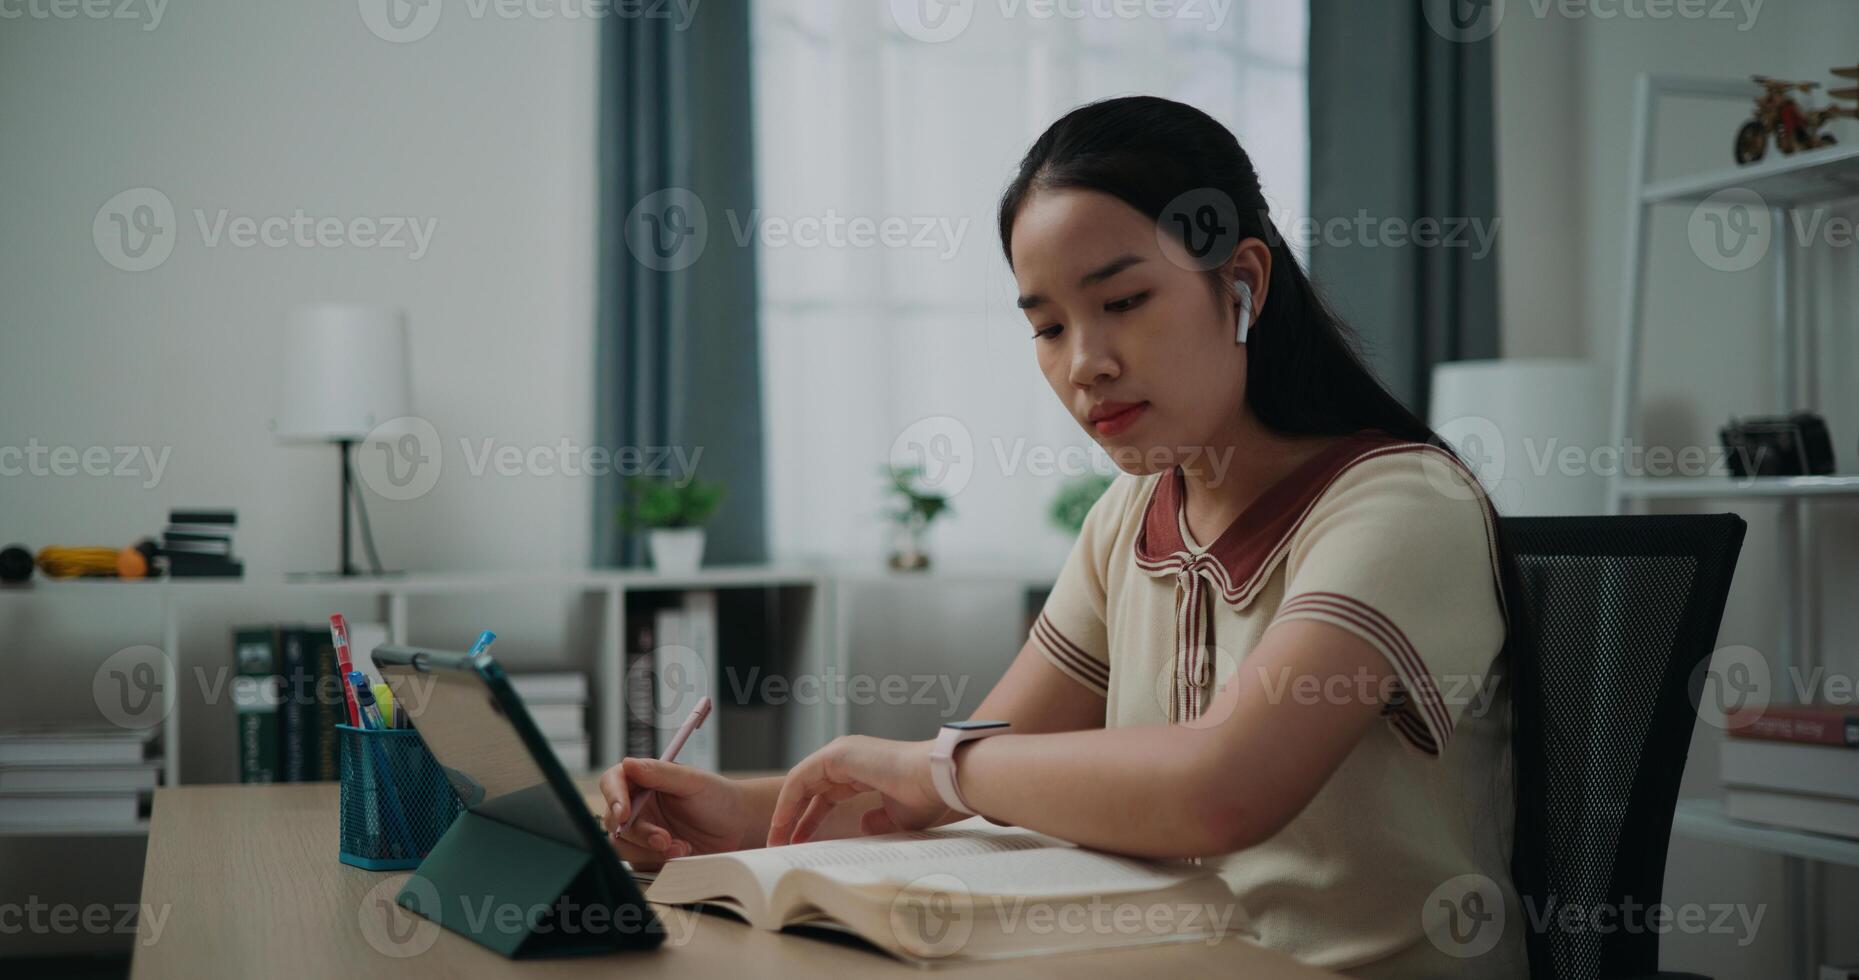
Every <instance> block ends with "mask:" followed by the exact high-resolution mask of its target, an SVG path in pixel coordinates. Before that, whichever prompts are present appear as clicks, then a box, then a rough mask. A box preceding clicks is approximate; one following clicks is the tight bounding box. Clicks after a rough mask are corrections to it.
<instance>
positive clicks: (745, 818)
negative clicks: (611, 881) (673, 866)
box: [600, 759, 763, 870]
mask: <svg viewBox="0 0 1859 980" xmlns="http://www.w3.org/2000/svg"><path fill="white" fill-rule="evenodd" d="M648 789H649V790H652V798H651V799H650V800H648V801H646V803H645V806H644V807H643V808H641V810H640V812H639V819H638V820H636V821H634V823H633V826H632V829H631V830H628V831H626V833H624V834H623V835H621V836H620V837H618V838H616V839H615V840H614V845H615V847H617V848H618V849H619V852H620V857H622V858H625V859H626V860H627V861H629V862H631V863H632V864H633V865H635V866H637V867H639V868H641V869H644V870H652V869H655V868H657V867H659V866H660V865H662V864H664V863H665V861H666V860H668V859H670V858H677V857H685V856H687V855H691V854H715V853H717V852H719V851H734V850H741V849H742V848H745V847H755V846H756V845H758V844H759V843H760V842H761V840H760V838H761V836H762V834H763V828H762V827H761V825H760V823H759V821H758V820H757V819H756V815H755V812H754V807H753V806H751V805H749V802H748V800H747V798H746V794H744V792H743V789H742V787H741V786H740V785H739V784H737V783H736V782H735V781H734V780H730V779H725V778H724V777H722V776H719V775H717V774H715V773H713V772H705V771H704V770H702V769H693V768H691V767H690V766H681V765H678V764H677V763H675V762H660V761H658V760H657V759H622V760H620V764H619V765H617V766H614V767H613V768H611V769H608V770H607V771H606V772H604V773H602V774H601V776H600V795H602V796H604V797H606V800H607V808H606V812H605V813H604V814H603V817H604V820H605V823H606V827H607V832H608V833H609V834H611V833H612V832H613V831H614V830H616V829H618V828H620V827H624V826H626V820H627V818H628V817H630V816H631V815H632V797H633V795H634V794H636V793H640V792H643V791H645V790H648Z"/></svg>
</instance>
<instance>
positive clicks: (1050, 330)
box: [1033, 323, 1065, 340]
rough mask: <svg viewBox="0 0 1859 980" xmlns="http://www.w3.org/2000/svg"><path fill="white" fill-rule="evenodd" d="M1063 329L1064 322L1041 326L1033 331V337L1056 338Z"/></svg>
mask: <svg viewBox="0 0 1859 980" xmlns="http://www.w3.org/2000/svg"><path fill="white" fill-rule="evenodd" d="M1064 329H1065V324H1063V323H1055V324H1053V325H1052V326H1049V327H1042V328H1040V329H1038V330H1035V331H1033V338H1034V339H1035V340H1052V339H1054V338H1056V337H1057V336H1058V335H1059V334H1060V333H1061V332H1062V331H1064Z"/></svg>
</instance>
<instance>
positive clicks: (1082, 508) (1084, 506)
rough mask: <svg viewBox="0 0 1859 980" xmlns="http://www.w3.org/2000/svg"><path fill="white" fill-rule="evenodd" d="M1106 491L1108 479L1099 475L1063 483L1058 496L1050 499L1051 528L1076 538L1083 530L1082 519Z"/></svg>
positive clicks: (1108, 483)
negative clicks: (1066, 532) (1067, 532)
mask: <svg viewBox="0 0 1859 980" xmlns="http://www.w3.org/2000/svg"><path fill="white" fill-rule="evenodd" d="M1108 489H1110V477H1108V476H1104V475H1102V474H1099V473H1093V474H1090V475H1087V476H1080V477H1076V478H1074V479H1070V480H1067V481H1065V485H1064V486H1063V487H1060V488H1059V493H1058V496H1056V497H1054V498H1052V509H1051V510H1050V511H1047V516H1049V517H1050V518H1051V519H1052V526H1053V527H1056V528H1058V529H1059V530H1061V531H1069V532H1071V533H1072V535H1073V536H1076V535H1077V534H1078V532H1080V531H1082V530H1084V518H1085V515H1086V514H1089V513H1090V512H1091V505H1092V504H1095V503H1097V498H1099V497H1102V496H1103V495H1104V491H1106V490H1108Z"/></svg>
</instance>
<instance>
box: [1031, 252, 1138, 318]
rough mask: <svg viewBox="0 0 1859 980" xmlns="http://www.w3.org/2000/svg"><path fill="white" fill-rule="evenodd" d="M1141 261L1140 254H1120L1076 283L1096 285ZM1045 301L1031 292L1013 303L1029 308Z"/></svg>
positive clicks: (1043, 297)
mask: <svg viewBox="0 0 1859 980" xmlns="http://www.w3.org/2000/svg"><path fill="white" fill-rule="evenodd" d="M1142 261H1143V258H1142V256H1140V255H1120V256H1118V257H1116V258H1114V259H1111V260H1110V261H1109V262H1106V263H1104V264H1103V265H1101V266H1099V267H1098V268H1096V269H1093V270H1092V271H1090V272H1087V273H1085V274H1084V275H1083V276H1082V277H1080V278H1079V280H1078V285H1080V286H1092V285H1096V284H1097V283H1100V282H1103V281H1104V280H1106V279H1109V278H1110V277H1111V276H1114V275H1116V274H1117V273H1119V272H1122V271H1123V270H1125V269H1127V268H1129V267H1130V266H1133V265H1137V264H1139V263H1141V262H1142ZM1045 301H1046V297H1045V296H1043V295H1040V294H1039V293H1033V294H1030V295H1027V296H1022V297H1020V298H1019V300H1018V301H1016V303H1015V305H1016V306H1018V307H1019V308H1020V309H1023V310H1030V309H1032V308H1033V307H1035V306H1039V305H1040V304H1042V303H1044V302H1045Z"/></svg>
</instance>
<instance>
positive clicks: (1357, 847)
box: [1031, 430, 1528, 978]
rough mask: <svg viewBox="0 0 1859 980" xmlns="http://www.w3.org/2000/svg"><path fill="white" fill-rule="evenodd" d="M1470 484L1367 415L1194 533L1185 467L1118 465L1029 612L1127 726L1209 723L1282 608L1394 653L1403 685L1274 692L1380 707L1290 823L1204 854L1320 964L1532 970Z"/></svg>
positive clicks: (1390, 973) (1496, 616)
mask: <svg viewBox="0 0 1859 980" xmlns="http://www.w3.org/2000/svg"><path fill="white" fill-rule="evenodd" d="M1477 486H1478V484H1477V481H1476V479H1475V478H1474V477H1473V476H1472V475H1471V474H1470V473H1468V472H1466V471H1465V469H1464V468H1463V467H1462V466H1461V465H1459V463H1458V461H1457V460H1455V459H1453V458H1452V457H1451V456H1450V455H1448V454H1447V453H1445V452H1442V451H1441V450H1439V449H1437V448H1434V447H1429V446H1423V445H1419V444H1415V443H1408V442H1400V441H1396V440H1393V439H1391V438H1390V437H1388V436H1386V435H1383V434H1380V433H1377V432H1374V431H1372V430H1364V431H1362V432H1359V433H1356V434H1355V435H1352V436H1348V437H1344V438H1342V439H1339V440H1338V441H1337V442H1336V443H1334V444H1333V445H1332V446H1330V447H1328V448H1326V449H1325V450H1324V451H1323V452H1321V453H1319V454H1318V456H1316V457H1315V458H1313V459H1311V460H1310V461H1309V462H1307V463H1306V464H1304V465H1303V466H1301V467H1300V468H1299V469H1297V470H1296V471H1295V472H1293V473H1292V474H1290V475H1289V476H1287V477H1285V478H1284V479H1283V480H1281V481H1280V482H1279V483H1277V484H1275V485H1273V486H1272V487H1271V488H1269V489H1268V490H1267V491H1266V492H1265V493H1264V494H1262V495H1261V496H1260V497H1259V498H1258V499H1257V500H1256V501H1255V502H1254V503H1253V504H1252V505H1250V506H1249V507H1248V508H1247V509H1246V511H1245V512H1244V513H1243V514H1241V515H1240V517H1239V518H1238V519H1236V520H1235V521H1234V522H1233V524H1232V525H1231V526H1230V527H1229V528H1228V529H1227V530H1226V531H1224V532H1222V533H1221V535H1220V536H1219V537H1218V538H1217V539H1216V540H1215V541H1213V542H1212V543H1210V544H1207V545H1205V546H1202V545H1200V544H1197V543H1196V542H1194V541H1193V540H1192V538H1191V537H1189V535H1188V533H1187V527H1186V524H1185V521H1184V519H1183V516H1182V502H1183V495H1184V490H1183V486H1182V482H1181V475H1180V473H1179V472H1178V471H1173V470H1171V471H1169V472H1167V473H1162V474H1156V475H1151V476H1146V477H1133V476H1128V475H1125V476H1121V477H1119V478H1118V479H1117V480H1116V481H1115V482H1114V483H1113V484H1112V486H1111V488H1110V489H1109V490H1108V491H1106V493H1105V494H1104V496H1103V497H1102V498H1101V499H1100V500H1099V501H1098V502H1097V504H1096V506H1095V507H1093V508H1092V510H1091V513H1090V515H1089V516H1088V517H1087V519H1086V521H1085V525H1084V529H1083V531H1082V532H1081V533H1080V535H1079V539H1078V543H1077V546H1076V548H1075V549H1074V550H1073V552H1072V554H1071V557H1070V558H1069V559H1068V560H1067V562H1066V565H1065V568H1064V570H1063V571H1062V572H1061V573H1060V575H1059V579H1058V581H1057V583H1056V584H1055V586H1054V588H1053V592H1052V595H1051V598H1050V599H1049V600H1048V601H1047V603H1046V606H1045V608H1044V610H1043V611H1042V613H1041V614H1040V616H1039V618H1038V619H1037V620H1036V621H1035V623H1034V626H1033V630H1032V634H1031V635H1032V638H1033V639H1034V640H1035V641H1036V642H1037V645H1038V646H1039V648H1040V649H1041V651H1042V652H1043V653H1044V654H1045V655H1046V657H1047V659H1048V660H1050V661H1051V662H1052V663H1053V664H1054V665H1055V666H1057V667H1058V668H1059V669H1060V670H1061V671H1063V672H1064V673H1065V674H1067V675H1068V676H1070V677H1071V678H1072V679H1074V680H1076V681H1078V682H1079V683H1080V684H1083V685H1085V686H1086V687H1088V688H1089V689H1091V690H1092V691H1094V692H1096V693H1098V694H1100V695H1103V696H1104V698H1105V708H1104V719H1105V724H1106V725H1107V726H1108V727H1113V728H1114V727H1120V726H1126V725H1156V724H1170V723H1175V722H1180V721H1184V720H1187V719H1190V718H1194V717H1196V716H1198V715H1199V713H1200V710H1201V708H1202V706H1203V705H1204V704H1205V702H1206V701H1207V700H1208V699H1210V698H1211V697H1212V696H1213V694H1214V692H1215V691H1217V690H1218V689H1219V687H1220V686H1221V685H1222V684H1223V683H1225V681H1226V680H1227V678H1229V677H1231V676H1232V675H1233V672H1234V670H1235V669H1237V668H1238V666H1239V665H1240V664H1242V663H1243V662H1244V661H1245V658H1246V654H1247V652H1248V651H1250V650H1252V649H1253V648H1254V646H1255V645H1257V643H1258V641H1259V638H1260V637H1261V636H1262V635H1264V633H1265V631H1266V630H1267V629H1269V628H1270V627H1271V626H1272V624H1274V623H1278V622H1284V621H1288V620H1294V619H1310V620H1319V621H1322V622H1325V623H1330V624H1332V625H1334V626H1337V627H1340V628H1342V629H1345V630H1348V631H1349V632H1351V633H1353V634H1355V635H1356V636H1358V637H1360V638H1361V639H1362V640H1364V641H1365V642H1367V643H1368V644H1369V645H1370V646H1372V647H1373V648H1374V649H1375V650H1377V651H1378V652H1380V653H1381V655H1382V656H1384V657H1386V658H1387V660H1388V665H1389V667H1390V668H1391V672H1392V673H1393V675H1394V677H1395V678H1396V679H1397V681H1398V683H1397V684H1396V685H1394V686H1393V687H1392V688H1388V689H1384V688H1380V687H1375V686H1373V685H1369V686H1367V687H1361V686H1345V687H1344V688H1332V689H1323V690H1313V689H1308V688H1289V687H1287V688H1283V689H1282V690H1283V692H1284V693H1283V695H1282V696H1285V697H1290V698H1293V699H1295V698H1298V697H1336V696H1346V697H1356V696H1365V695H1363V694H1362V693H1361V692H1362V691H1364V690H1366V691H1367V694H1366V696H1371V697H1376V698H1377V699H1378V700H1379V701H1380V702H1381V703H1383V705H1384V707H1383V717H1384V719H1385V722H1386V723H1385V724H1383V725H1378V726H1376V727H1375V728H1374V729H1373V730H1371V732H1370V733H1369V734H1368V735H1367V736H1365V737H1364V738H1363V739H1362V740H1361V742H1359V743H1358V744H1357V745H1356V747H1355V749H1354V750H1353V751H1352V752H1351V753H1350V755H1349V756H1348V758H1346V759H1345V760H1344V762H1343V764H1342V765H1341V767H1339V768H1338V769H1337V770H1336V772H1335V773H1334V774H1333V775H1332V776H1331V777H1330V779H1329V781H1328V782H1327V783H1326V784H1325V785H1324V787H1323V789H1322V790H1320V791H1319V792H1318V794H1317V796H1316V798H1315V799H1313V800H1312V801H1311V803H1310V805H1309V806H1307V807H1306V808H1305V809H1304V810H1303V812H1301V813H1299V814H1298V815H1297V816H1296V817H1295V818H1293V819H1292V821H1291V822H1290V824H1288V825H1287V826H1286V827H1285V828H1284V829H1282V830H1281V831H1279V833H1277V834H1276V835H1274V836H1273V837H1272V838H1270V839H1269V840H1267V841H1265V842H1263V843H1261V844H1259V845H1257V846H1254V847H1251V848H1248V849H1246V850H1244V851H1239V852H1235V853H1233V854H1228V855H1219V856H1214V855H1210V856H1208V857H1207V858H1205V859H1204V860H1206V861H1208V862H1209V863H1217V865H1218V866H1219V868H1220V871H1221V876H1222V877H1223V878H1224V879H1225V880H1226V881H1227V883H1228V884H1229V885H1231V886H1232V888H1233V890H1234V894H1235V897H1236V898H1237V899H1238V901H1239V902H1240V904H1241V905H1242V906H1243V907H1244V908H1245V910H1246V912H1247V914H1248V915H1250V916H1251V918H1252V921H1253V924H1254V926H1255V928H1256V929H1257V931H1258V936H1259V939H1260V940H1261V941H1262V942H1264V943H1265V944H1266V945H1269V946H1272V947H1275V948H1278V949H1282V950H1285V951H1287V952H1289V953H1291V954H1292V955H1294V956H1296V957H1298V958H1299V959H1302V960H1304V961H1306V962H1308V963H1311V964H1314V965H1318V966H1323V967H1326V968H1329V969H1334V970H1344V971H1348V972H1350V973H1352V974H1355V975H1360V976H1374V977H1429V978H1433V977H1461V976H1463V977H1496V976H1524V975H1527V973H1528V970H1527V968H1526V967H1525V965H1524V947H1523V939H1522V935H1523V930H1522V928H1521V922H1522V920H1521V919H1520V918H1519V907H1518V904H1517V899H1516V894H1515V890H1514V889H1513V888H1512V886H1511V884H1510V873H1509V855H1510V842H1511V836H1510V835H1511V823H1512V812H1511V806H1512V804H1511V800H1512V795H1511V788H1510V783H1509V779H1510V773H1511V770H1510V751H1509V743H1508V732H1509V703H1508V697H1507V694H1506V693H1505V688H1504V687H1503V686H1502V685H1501V665H1500V664H1499V663H1497V662H1496V657H1497V654H1498V652H1499V650H1500V648H1501V647H1502V645H1503V640H1504V629H1505V626H1504V613H1503V605H1502V603H1503V599H1502V596H1501V595H1500V588H1499V584H1498V582H1499V579H1498V575H1497V551H1496V538H1495V533H1494V529H1493V527H1492V521H1493V520H1494V519H1495V517H1494V514H1493V513H1492V511H1491V509H1490V505H1489V502H1488V501H1487V500H1486V499H1485V498H1484V497H1483V495H1482V494H1481V493H1480V492H1479V490H1478V489H1477ZM1339 691H1340V692H1341V693H1340V694H1339V693H1337V692H1339ZM1234 778H1235V779H1244V778H1245V774H1244V773H1235V774H1234ZM1468 876H1469V877H1468ZM1487 897H1488V898H1489V900H1490V904H1489V905H1486V904H1484V903H1483V899H1485V898H1487ZM1500 902H1501V905H1502V908H1501V909H1499V908H1497V907H1496V906H1497V905H1498V904H1499V903H1500ZM1493 922H1495V924H1496V926H1497V928H1496V929H1491V928H1489V927H1490V925H1491V924H1492V923H1493ZM1504 923H1509V928H1504ZM1493 937H1495V941H1494V940H1493Z"/></svg>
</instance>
